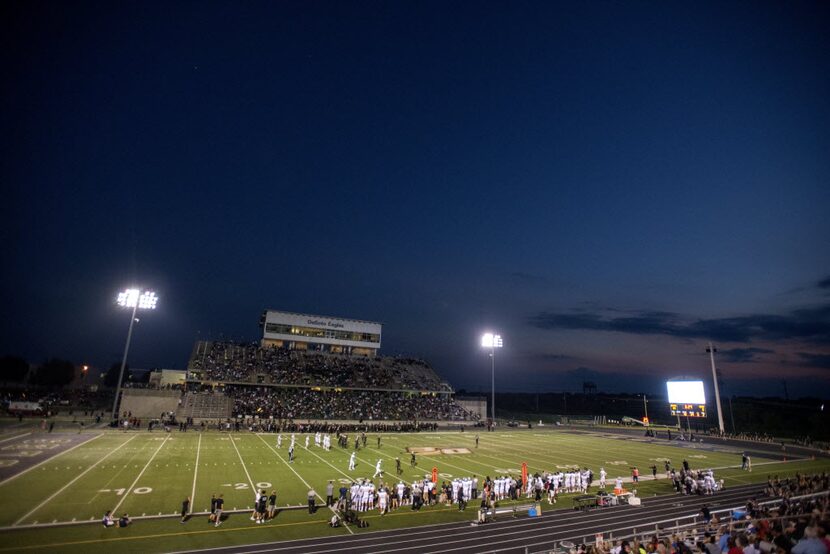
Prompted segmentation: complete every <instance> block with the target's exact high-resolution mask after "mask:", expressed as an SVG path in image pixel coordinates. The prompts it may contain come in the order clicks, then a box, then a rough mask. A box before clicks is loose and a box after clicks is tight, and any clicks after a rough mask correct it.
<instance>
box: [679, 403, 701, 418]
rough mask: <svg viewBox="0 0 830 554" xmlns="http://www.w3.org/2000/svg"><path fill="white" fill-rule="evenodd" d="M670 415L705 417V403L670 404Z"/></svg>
mask: <svg viewBox="0 0 830 554" xmlns="http://www.w3.org/2000/svg"><path fill="white" fill-rule="evenodd" d="M671 415H673V416H682V417H706V404H671Z"/></svg>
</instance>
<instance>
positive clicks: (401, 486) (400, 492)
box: [396, 481, 406, 506]
mask: <svg viewBox="0 0 830 554" xmlns="http://www.w3.org/2000/svg"><path fill="white" fill-rule="evenodd" d="M396 488H397V493H398V505H399V506H403V491H404V489H405V488H406V485H404V484H403V481H400V482H398V486H397V487H396Z"/></svg>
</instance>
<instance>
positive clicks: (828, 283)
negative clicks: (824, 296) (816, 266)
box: [816, 275, 830, 289]
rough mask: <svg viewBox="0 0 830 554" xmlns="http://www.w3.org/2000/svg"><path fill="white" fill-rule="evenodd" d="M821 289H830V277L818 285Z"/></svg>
mask: <svg viewBox="0 0 830 554" xmlns="http://www.w3.org/2000/svg"><path fill="white" fill-rule="evenodd" d="M816 284H817V286H818V288H820V289H830V275H828V276H827V277H825V278H824V279H822V280H821V281H819V282H818V283H816Z"/></svg>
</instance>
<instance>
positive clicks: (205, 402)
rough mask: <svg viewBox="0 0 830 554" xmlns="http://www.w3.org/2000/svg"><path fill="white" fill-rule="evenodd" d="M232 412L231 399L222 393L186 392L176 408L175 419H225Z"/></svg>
mask: <svg viewBox="0 0 830 554" xmlns="http://www.w3.org/2000/svg"><path fill="white" fill-rule="evenodd" d="M232 412H233V401H232V400H231V399H230V398H228V397H227V396H225V395H224V394H218V393H198V392H188V393H187V394H186V395H185V399H184V402H182V405H181V406H179V408H178V410H176V419H178V420H180V421H184V420H186V418H193V419H197V420H198V419H217V420H218V419H227V418H229V417H231V415H232Z"/></svg>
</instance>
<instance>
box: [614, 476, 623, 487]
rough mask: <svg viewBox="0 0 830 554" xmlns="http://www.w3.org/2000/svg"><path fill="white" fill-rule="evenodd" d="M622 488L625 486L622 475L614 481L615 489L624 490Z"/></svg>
mask: <svg viewBox="0 0 830 554" xmlns="http://www.w3.org/2000/svg"><path fill="white" fill-rule="evenodd" d="M622 488H623V482H622V477H617V480H616V481H614V489H616V490H622Z"/></svg>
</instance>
